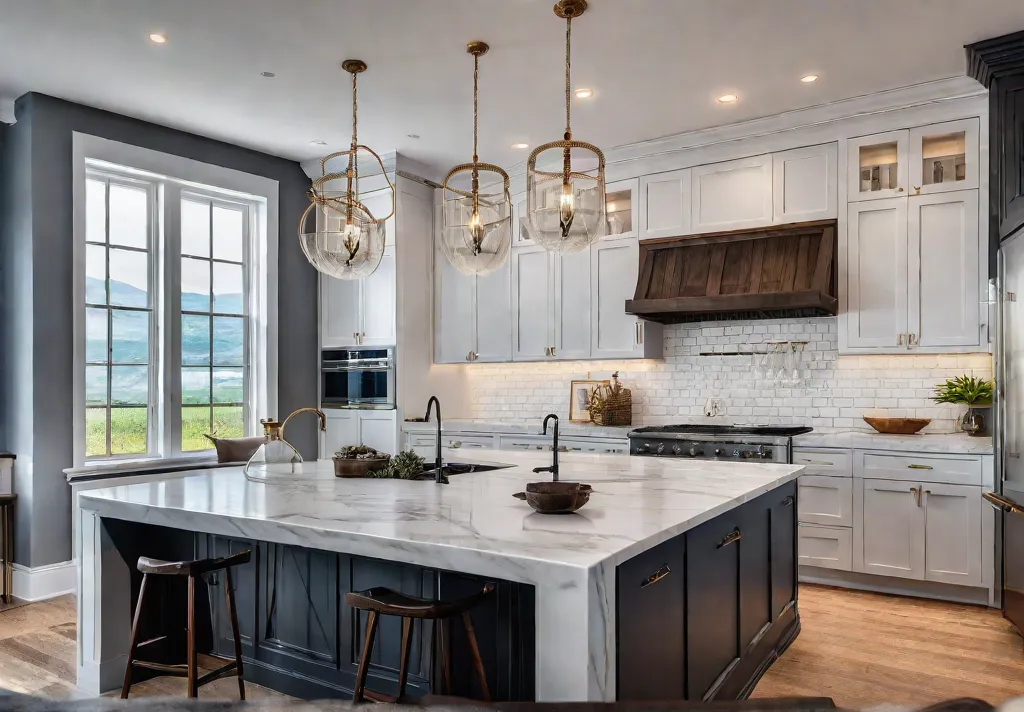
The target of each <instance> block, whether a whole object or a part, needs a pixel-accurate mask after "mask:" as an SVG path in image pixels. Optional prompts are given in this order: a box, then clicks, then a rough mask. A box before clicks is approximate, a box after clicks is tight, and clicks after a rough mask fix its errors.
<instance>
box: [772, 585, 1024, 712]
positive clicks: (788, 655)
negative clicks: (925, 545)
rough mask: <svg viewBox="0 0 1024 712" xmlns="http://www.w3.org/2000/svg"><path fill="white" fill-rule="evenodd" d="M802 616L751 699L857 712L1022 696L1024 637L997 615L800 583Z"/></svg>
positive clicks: (996, 701) (963, 606) (935, 602)
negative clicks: (806, 700) (831, 704)
mask: <svg viewBox="0 0 1024 712" xmlns="http://www.w3.org/2000/svg"><path fill="white" fill-rule="evenodd" d="M800 619H801V625H802V628H801V632H800V636H799V637H798V638H797V639H796V641H794V643H793V645H792V646H790V648H789V650H787V651H786V652H785V653H784V654H783V656H782V657H781V658H780V659H779V660H778V661H777V662H776V663H775V664H774V665H773V666H772V667H771V669H769V670H768V672H767V673H766V674H765V676H764V677H763V678H762V679H761V682H760V683H758V686H757V689H756V690H755V691H754V695H753V696H754V697H779V696H792V695H822V696H826V697H831V698H832V699H834V700H835V703H836V705H837V706H839V707H840V708H850V709H860V708H863V707H866V706H869V705H877V704H881V703H886V702H888V703H894V704H904V705H911V706H913V707H923V706H925V705H928V704H931V703H934V702H938V701H940V700H948V699H953V698H957V697H977V698H980V699H982V700H985V701H987V702H990V703H993V704H997V703H999V702H1002V701H1003V700H1006V699H1007V698H1010V697H1019V696H1021V695H1024V651H1022V641H1021V638H1020V636H1019V635H1017V633H1016V632H1015V631H1014V630H1013V628H1012V626H1010V624H1009V623H1008V622H1006V621H1005V620H1004V619H1003V618H1002V616H1001V615H1000V613H999V611H997V610H993V609H989V608H981V607H977V606H967V605H959V604H953V603H942V602H940V601H929V600H924V599H918V598H903V597H898V596H886V595H882V594H876V593H867V592H861V591H849V590H845V589H837V588H830V587H825V586H811V585H802V586H801V587H800Z"/></svg>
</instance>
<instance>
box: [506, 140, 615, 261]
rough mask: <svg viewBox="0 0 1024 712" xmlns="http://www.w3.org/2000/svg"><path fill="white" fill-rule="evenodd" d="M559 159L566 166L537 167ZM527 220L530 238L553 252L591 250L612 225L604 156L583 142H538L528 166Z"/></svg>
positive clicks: (595, 148)
mask: <svg viewBox="0 0 1024 712" xmlns="http://www.w3.org/2000/svg"><path fill="white" fill-rule="evenodd" d="M555 161H557V162H559V163H564V165H565V168H564V169H563V170H542V169H539V168H538V167H537V164H538V163H540V164H541V165H542V166H543V165H546V164H550V163H554V162H555ZM526 216H527V217H526V221H527V230H528V231H529V232H530V238H531V239H532V240H533V241H534V242H536V243H537V244H539V245H541V246H543V247H544V248H545V249H546V250H548V251H550V252H558V253H570V252H580V251H581V250H585V249H586V248H587V247H588V246H589V245H592V244H593V243H595V242H597V241H598V240H599V239H600V238H601V237H603V236H604V235H605V234H606V232H607V229H608V221H607V215H606V212H605V184H604V155H603V154H602V153H601V151H600V150H599V149H598V148H597V147H596V146H592V145H590V144H588V143H584V142H582V141H572V140H564V141H555V142H553V143H549V144H545V145H543V146H538V147H537V149H536V150H534V152H533V153H532V154H530V158H529V160H528V161H527V165H526Z"/></svg>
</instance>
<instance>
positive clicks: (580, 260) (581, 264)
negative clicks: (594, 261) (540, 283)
mask: <svg viewBox="0 0 1024 712" xmlns="http://www.w3.org/2000/svg"><path fill="white" fill-rule="evenodd" d="M591 249H592V248H587V249H586V250H583V251H582V252H575V253H572V254H564V255H555V256H554V257H553V261H554V264H555V293H554V297H555V304H554V311H553V314H554V317H555V323H554V337H555V340H554V341H553V342H552V348H551V354H550V355H551V356H553V357H554V358H560V359H581V358H590V309H591V289H590V250H591Z"/></svg>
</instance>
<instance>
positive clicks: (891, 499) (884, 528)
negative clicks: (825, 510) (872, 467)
mask: <svg viewBox="0 0 1024 712" xmlns="http://www.w3.org/2000/svg"><path fill="white" fill-rule="evenodd" d="M858 486H860V487H861V488H862V489H861V491H862V495H863V502H864V505H863V510H862V511H863V520H862V522H861V526H860V527H858V532H859V534H860V536H859V537H858V543H859V546H858V547H857V550H856V552H855V556H854V562H853V563H854V570H855V571H860V572H862V573H867V574H881V575H882V576H898V577H901V578H914V579H923V578H924V531H923V528H922V527H921V526H920V524H921V521H920V520H921V517H920V513H919V510H920V507H918V505H917V492H916V487H917V485H916V484H914V483H909V482H904V481H894V480H873V479H872V480H858ZM978 553H979V555H980V553H981V552H980V551H979V552H978Z"/></svg>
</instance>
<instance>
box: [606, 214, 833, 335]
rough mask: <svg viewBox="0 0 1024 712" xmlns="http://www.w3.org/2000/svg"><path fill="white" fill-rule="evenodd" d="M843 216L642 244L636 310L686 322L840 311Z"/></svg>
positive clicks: (630, 306)
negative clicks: (839, 235)
mask: <svg viewBox="0 0 1024 712" xmlns="http://www.w3.org/2000/svg"><path fill="white" fill-rule="evenodd" d="M836 249H837V248H836V221H835V220H820V221H816V222H806V223H794V224H791V225H778V226H772V227H769V228H759V229H756V230H743V231H736V232H722V233H711V234H703V235H692V236H689V237H668V238H659V239H656V240H645V241H643V242H641V243H640V271H639V275H640V277H639V279H638V280H637V285H636V293H635V294H634V295H633V298H632V299H630V300H627V301H626V311H627V312H628V313H630V314H635V315H636V316H639V317H642V318H644V319H649V320H651V321H657V322H661V323H662V324H679V323H683V322H694V321H717V320H726V319H773V318H780V317H806V316H834V315H835V314H836V312H837V311H838V303H839V302H838V299H837V298H836V296H837V293H838V292H837V288H836Z"/></svg>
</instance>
